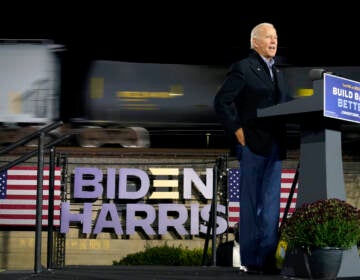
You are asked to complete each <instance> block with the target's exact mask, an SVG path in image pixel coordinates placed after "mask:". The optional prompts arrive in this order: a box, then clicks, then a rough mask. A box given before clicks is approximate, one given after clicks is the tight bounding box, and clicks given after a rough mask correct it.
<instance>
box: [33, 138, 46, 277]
mask: <svg viewBox="0 0 360 280" xmlns="http://www.w3.org/2000/svg"><path fill="white" fill-rule="evenodd" d="M44 138H45V134H44V132H42V133H40V137H39V149H38V168H37V191H36V224H35V225H36V231H35V265H34V271H35V273H40V272H41V231H42V200H43V172H44Z"/></svg>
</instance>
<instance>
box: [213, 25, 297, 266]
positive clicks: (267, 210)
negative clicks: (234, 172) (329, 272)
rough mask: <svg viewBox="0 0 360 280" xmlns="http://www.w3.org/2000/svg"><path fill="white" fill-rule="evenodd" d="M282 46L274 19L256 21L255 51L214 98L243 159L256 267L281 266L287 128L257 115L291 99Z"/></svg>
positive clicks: (244, 242)
mask: <svg viewBox="0 0 360 280" xmlns="http://www.w3.org/2000/svg"><path fill="white" fill-rule="evenodd" d="M277 46H278V36H277V32H276V29H275V27H274V26H273V25H272V24H270V23H261V24H258V25H257V26H255V27H254V28H253V30H252V31H251V34H250V47H251V49H252V50H253V52H252V53H251V54H250V55H249V56H248V57H247V58H244V59H242V60H240V61H238V62H235V63H233V65H232V66H231V68H230V70H229V72H228V74H227V76H226V78H225V81H224V83H223V84H222V86H221V88H220V89H219V91H218V92H217V94H216V96H215V99H214V109H215V112H216V113H217V115H218V117H219V120H220V121H221V122H222V123H223V125H224V127H225V129H226V131H227V132H229V134H230V135H231V136H232V137H233V140H234V146H235V152H236V156H237V158H238V160H239V164H240V185H241V187H240V205H241V211H240V223H239V227H240V228H239V230H240V255H241V263H242V265H244V266H245V267H246V269H245V271H247V272H251V273H263V272H265V273H278V272H279V271H277V270H276V266H275V251H276V246H277V243H278V223H279V212H280V186H281V169H282V160H283V159H284V158H285V156H286V145H285V136H286V131H285V125H284V124H283V123H280V122H275V121H266V120H262V119H257V110H258V109H260V108H265V107H268V106H273V105H275V104H278V103H282V102H286V101H289V100H291V98H290V96H289V95H288V86H287V82H286V80H285V77H284V76H283V74H282V72H281V71H280V70H279V69H278V68H276V67H275V60H274V58H275V55H276V52H277Z"/></svg>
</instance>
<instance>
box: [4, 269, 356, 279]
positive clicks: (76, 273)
mask: <svg viewBox="0 0 360 280" xmlns="http://www.w3.org/2000/svg"><path fill="white" fill-rule="evenodd" d="M0 279H4V280H5V279H6V280H20V279H21V280H27V279H57V280H62V279H64V280H65V279H66V280H69V279H76V280H82V279H86V280H92V279H99V280H100V279H101V280H106V279H126V280H128V279H129V280H168V279H169V280H185V279H186V280H205V279H206V280H212V279H213V280H235V279H237V280H238V279H243V280H245V279H253V280H255V279H258V280H277V279H307V278H293V277H286V276H283V275H255V274H247V273H243V272H240V271H239V270H238V269H235V268H230V267H219V266H211V267H199V266H190V267H189V266H67V267H65V268H61V269H52V270H46V269H44V270H43V271H42V272H39V273H34V271H0ZM342 279H346V280H355V279H359V278H358V277H356V278H354V277H347V278H342Z"/></svg>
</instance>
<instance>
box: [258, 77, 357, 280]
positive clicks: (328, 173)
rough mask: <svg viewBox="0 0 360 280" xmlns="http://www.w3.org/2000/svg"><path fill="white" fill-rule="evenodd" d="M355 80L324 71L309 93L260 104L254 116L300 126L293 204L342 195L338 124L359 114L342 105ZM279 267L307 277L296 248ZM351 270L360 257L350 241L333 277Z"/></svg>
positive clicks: (353, 273) (354, 270) (354, 119)
mask: <svg viewBox="0 0 360 280" xmlns="http://www.w3.org/2000/svg"><path fill="white" fill-rule="evenodd" d="M353 83H355V85H353ZM356 83H357V82H355V81H351V80H347V79H344V78H341V77H338V76H335V75H331V74H326V73H325V74H324V75H323V77H321V79H318V80H314V81H313V90H314V94H313V95H312V96H309V97H303V98H299V99H295V100H292V101H289V102H286V103H281V104H278V105H275V106H271V107H267V108H264V109H259V110H258V112H257V113H258V118H266V121H281V122H285V123H295V124H298V125H299V127H300V167H299V188H298V194H297V202H296V205H297V206H298V207H299V206H301V205H302V204H303V203H310V202H313V201H316V200H320V199H327V198H339V199H341V200H346V193H345V184H344V174H343V163H342V149H341V130H342V124H343V123H344V122H347V121H352V122H357V118H358V117H357V116H356V112H352V111H351V110H348V107H347V110H345V109H344V107H342V106H344V105H343V104H345V103H347V102H349V101H350V100H349V99H350V97H349V92H348V91H349V90H348V89H349V88H350V89H351V87H352V86H355V88H356V87H358V84H356ZM344 85H349V86H346V87H345V88H344V89H343V90H339V91H337V89H338V87H340V89H342V87H343V86H344ZM359 88H360V87H359ZM329 91H330V92H329ZM339 99H341V100H340V101H339ZM352 99H354V92H352ZM336 102H337V103H336ZM354 102H355V101H354ZM359 102H360V101H359ZM339 106H340V108H339ZM343 114H344V115H343ZM348 116H350V119H349V120H347V118H348ZM295 268H296V270H297V271H296V273H295ZM283 273H284V274H290V275H289V276H297V277H308V274H307V270H306V267H305V264H304V260H303V258H302V257H300V256H298V255H296V254H294V255H292V254H291V255H288V254H287V256H286V258H285V262H284V268H283ZM291 274H296V275H291ZM356 276H360V259H359V253H358V250H357V247H356V246H354V247H353V248H351V249H350V250H348V251H346V252H344V255H343V259H342V264H341V266H340V269H339V273H338V277H356Z"/></svg>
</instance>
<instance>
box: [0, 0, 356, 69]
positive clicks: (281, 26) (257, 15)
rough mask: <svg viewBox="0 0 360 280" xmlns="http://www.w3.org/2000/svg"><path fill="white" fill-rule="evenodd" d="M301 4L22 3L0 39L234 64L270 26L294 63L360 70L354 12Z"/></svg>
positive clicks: (75, 51)
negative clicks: (259, 28) (257, 28)
mask: <svg viewBox="0 0 360 280" xmlns="http://www.w3.org/2000/svg"><path fill="white" fill-rule="evenodd" d="M104 2H106V1H104ZM301 3H302V4H301V5H299V4H297V3H293V2H292V1H289V4H287V5H284V4H282V5H281V6H280V5H278V6H279V7H275V6H274V4H273V3H270V6H266V7H264V9H262V11H260V10H261V5H262V4H261V3H257V6H258V7H256V9H250V8H249V7H241V6H239V5H240V4H241V3H240V2H234V3H232V4H228V3H223V4H214V5H212V6H209V5H210V4H209V3H206V5H207V6H201V7H198V8H196V7H195V5H190V4H187V5H184V4H183V5H179V4H177V3H176V2H169V3H168V4H162V5H160V4H159V5H157V6H155V4H153V3H152V4H150V3H146V4H144V3H143V2H133V4H132V7H125V6H122V5H121V4H119V3H116V4H108V3H97V2H94V3H93V4H90V2H87V3H84V4H80V3H78V4H76V7H75V4H73V5H70V4H62V5H60V2H59V4H56V5H55V4H52V6H40V5H39V6H38V7H35V6H33V5H30V6H28V7H27V6H24V5H23V4H21V5H20V4H18V5H17V7H14V8H10V9H7V10H3V15H2V17H0V38H17V39H25V38H47V39H52V40H54V41H55V42H56V43H59V44H63V45H65V47H66V49H67V50H68V52H69V53H71V54H72V55H73V57H85V58H90V59H114V60H127V61H145V62H163V63H194V64H197V63H201V64H218V63H221V64H222V63H225V64H228V63H230V62H232V61H234V60H236V59H239V58H242V57H244V56H246V55H247V54H248V52H249V34H250V30H251V28H252V27H253V26H254V25H255V24H257V23H259V22H263V21H268V22H272V23H274V24H275V26H276V27H277V30H278V35H279V51H278V54H279V55H283V56H285V57H286V58H287V59H288V61H289V63H290V64H293V65H298V66H333V65H334V66H337V65H343V66H349V65H350V66H351V65H359V64H360V56H359V50H358V49H359V47H358V45H359V44H358V43H357V41H358V38H357V37H358V34H359V31H358V25H359V24H358V22H357V17H356V16H355V14H353V15H352V14H351V7H349V6H346V7H345V8H344V9H342V8H341V5H337V6H336V7H332V6H330V10H329V9H328V10H327V12H326V13H325V12H319V11H313V10H314V8H313V7H312V6H311V5H307V4H305V3H304V2H301ZM203 5H205V3H204V4H203ZM14 6H15V5H14ZM259 6H260V7H259ZM278 8H280V12H278ZM327 8H329V7H327ZM331 9H333V11H331Z"/></svg>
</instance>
